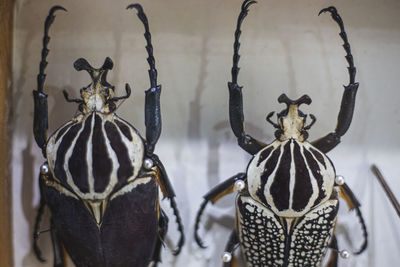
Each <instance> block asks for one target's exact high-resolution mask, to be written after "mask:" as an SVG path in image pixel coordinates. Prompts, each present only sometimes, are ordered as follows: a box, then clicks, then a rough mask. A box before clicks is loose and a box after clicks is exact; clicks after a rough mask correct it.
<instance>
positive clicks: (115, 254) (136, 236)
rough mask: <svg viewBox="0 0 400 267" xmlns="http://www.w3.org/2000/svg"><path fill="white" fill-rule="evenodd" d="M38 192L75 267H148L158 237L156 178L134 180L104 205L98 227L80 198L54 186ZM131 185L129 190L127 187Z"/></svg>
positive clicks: (43, 185) (152, 176)
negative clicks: (46, 204) (42, 195)
mask: <svg viewBox="0 0 400 267" xmlns="http://www.w3.org/2000/svg"><path fill="white" fill-rule="evenodd" d="M43 181H44V180H41V182H42V183H41V186H42V192H43V193H44V197H45V199H46V201H47V203H48V205H49V207H50V209H51V214H52V223H53V225H52V227H54V228H53V229H54V230H55V231H56V234H57V237H58V238H59V240H60V241H61V242H62V244H63V246H64V247H65V249H66V250H67V252H68V254H69V255H70V257H71V259H72V261H73V262H74V264H75V266H77V267H122V266H124V267H125V266H126V267H147V266H148V264H149V262H150V260H151V257H152V255H153V251H154V247H155V244H156V240H157V238H158V235H157V233H158V216H157V212H158V205H157V203H158V185H157V178H156V177H155V176H154V175H150V176H149V177H144V178H137V179H136V180H135V181H133V182H131V183H130V184H131V185H132V187H133V188H130V190H124V189H122V190H124V191H126V193H124V194H117V195H116V196H115V197H113V198H112V200H111V201H109V202H108V203H107V209H105V213H104V217H103V221H102V224H101V226H100V227H99V225H98V224H97V223H96V221H95V220H93V218H92V217H91V216H90V214H89V213H88V212H87V208H86V207H85V206H84V205H83V204H82V202H81V201H80V200H79V199H76V198H73V197H69V196H67V195H65V194H60V192H59V191H58V190H57V188H56V187H53V186H46V184H45V183H43ZM128 186H129V185H128Z"/></svg>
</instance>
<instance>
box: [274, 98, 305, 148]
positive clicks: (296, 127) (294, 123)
mask: <svg viewBox="0 0 400 267" xmlns="http://www.w3.org/2000/svg"><path fill="white" fill-rule="evenodd" d="M279 124H280V126H281V127H282V130H283V133H282V135H281V136H280V138H279V140H280V141H285V140H287V139H291V138H292V139H298V140H299V141H301V142H302V141H304V139H305V138H304V136H303V134H302V129H303V126H304V117H301V116H299V106H298V105H290V106H289V109H288V114H287V115H286V116H285V117H282V118H281V119H280V121H279Z"/></svg>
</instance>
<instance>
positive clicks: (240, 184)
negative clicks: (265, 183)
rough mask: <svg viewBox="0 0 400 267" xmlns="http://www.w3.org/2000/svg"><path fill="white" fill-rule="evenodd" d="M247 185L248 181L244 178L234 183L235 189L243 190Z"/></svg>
mask: <svg viewBox="0 0 400 267" xmlns="http://www.w3.org/2000/svg"><path fill="white" fill-rule="evenodd" d="M245 187H246V183H245V182H244V181H243V180H237V181H236V182H235V185H234V189H235V190H237V191H242V190H243V189H244V188H245Z"/></svg>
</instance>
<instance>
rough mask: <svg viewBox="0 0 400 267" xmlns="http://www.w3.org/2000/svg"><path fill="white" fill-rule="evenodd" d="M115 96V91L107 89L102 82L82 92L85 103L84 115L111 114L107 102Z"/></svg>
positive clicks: (93, 84)
mask: <svg viewBox="0 0 400 267" xmlns="http://www.w3.org/2000/svg"><path fill="white" fill-rule="evenodd" d="M113 96H114V91H113V90H111V89H109V88H105V87H104V86H102V85H101V83H100V82H96V83H92V84H91V85H90V86H89V87H87V88H85V89H84V90H82V99H83V102H84V105H83V110H82V112H83V113H85V114H86V113H90V112H100V113H109V112H110V107H109V104H108V103H107V100H108V99H110V98H112V97H113Z"/></svg>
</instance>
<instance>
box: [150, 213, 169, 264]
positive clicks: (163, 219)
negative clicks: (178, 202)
mask: <svg viewBox="0 0 400 267" xmlns="http://www.w3.org/2000/svg"><path fill="white" fill-rule="evenodd" d="M159 216H160V217H159V220H158V235H159V237H158V238H157V243H156V246H155V249H154V254H153V258H152V262H154V265H153V267H157V264H158V263H159V262H161V247H162V244H163V242H164V237H165V235H166V234H167V231H168V217H167V215H166V214H165V212H164V211H163V210H162V209H160V214H159Z"/></svg>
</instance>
